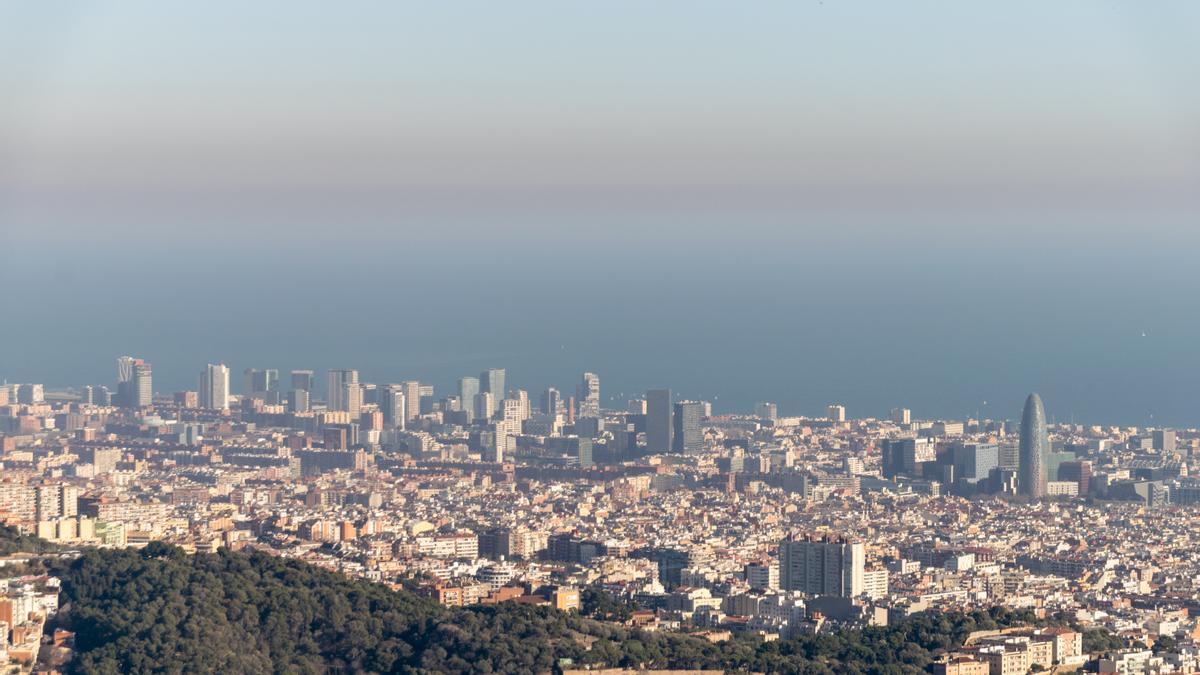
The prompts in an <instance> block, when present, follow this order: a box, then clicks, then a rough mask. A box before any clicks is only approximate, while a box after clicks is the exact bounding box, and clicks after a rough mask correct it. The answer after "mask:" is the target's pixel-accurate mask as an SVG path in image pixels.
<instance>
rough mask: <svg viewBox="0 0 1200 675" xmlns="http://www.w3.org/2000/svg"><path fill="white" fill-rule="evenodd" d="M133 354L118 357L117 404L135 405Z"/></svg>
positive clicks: (121, 405) (122, 405) (125, 406)
mask: <svg viewBox="0 0 1200 675" xmlns="http://www.w3.org/2000/svg"><path fill="white" fill-rule="evenodd" d="M134 361H135V359H134V358H133V357H132V356H119V357H117V405H118V406H120V407H122V408H132V407H133V403H132V401H133V394H132V390H133V362H134Z"/></svg>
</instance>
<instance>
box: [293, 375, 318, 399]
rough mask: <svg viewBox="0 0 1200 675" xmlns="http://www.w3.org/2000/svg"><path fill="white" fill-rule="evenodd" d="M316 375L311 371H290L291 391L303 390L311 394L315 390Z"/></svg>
mask: <svg viewBox="0 0 1200 675" xmlns="http://www.w3.org/2000/svg"><path fill="white" fill-rule="evenodd" d="M316 385H317V375H316V373H314V372H313V371H311V370H293V371H292V389H303V390H304V391H307V392H308V393H310V394H311V393H312V391H313V389H316V388H317V386H316Z"/></svg>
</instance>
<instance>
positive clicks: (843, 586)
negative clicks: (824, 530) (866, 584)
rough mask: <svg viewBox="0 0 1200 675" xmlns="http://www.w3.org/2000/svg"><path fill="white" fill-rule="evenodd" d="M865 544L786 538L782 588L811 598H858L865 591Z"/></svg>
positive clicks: (782, 544) (781, 560) (782, 547)
mask: <svg viewBox="0 0 1200 675" xmlns="http://www.w3.org/2000/svg"><path fill="white" fill-rule="evenodd" d="M865 567H866V551H865V548H864V547H863V544H862V543H861V542H853V543H852V542H849V541H847V540H844V539H843V540H832V541H829V540H817V539H801V540H793V539H785V540H784V541H782V542H780V544H779V587H780V588H781V589H783V590H785V591H803V592H804V593H807V594H809V595H835V596H838V597H842V598H854V597H857V596H859V595H861V594H862V592H863V572H864V571H865Z"/></svg>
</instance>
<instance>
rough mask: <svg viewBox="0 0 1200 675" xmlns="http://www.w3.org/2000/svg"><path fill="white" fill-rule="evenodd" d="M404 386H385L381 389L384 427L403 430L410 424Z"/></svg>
mask: <svg viewBox="0 0 1200 675" xmlns="http://www.w3.org/2000/svg"><path fill="white" fill-rule="evenodd" d="M405 398H406V397H405V395H404V386H403V385H399V384H385V385H384V386H383V387H380V389H379V409H380V410H381V411H383V424H384V426H387V427H391V428H394V429H403V428H404V426H405V424H406V423H407V422H408V407H407V406H406V405H405Z"/></svg>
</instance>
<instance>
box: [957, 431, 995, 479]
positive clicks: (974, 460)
mask: <svg viewBox="0 0 1200 675" xmlns="http://www.w3.org/2000/svg"><path fill="white" fill-rule="evenodd" d="M953 448H954V450H953V452H954V477H955V479H962V480H966V481H970V482H972V483H975V482H978V481H981V480H985V479H986V478H987V477H988V475H989V474H990V473H991V471H992V469H997V468H999V467H1000V446H998V445H996V444H995V443H963V442H962V441H955V443H954V446H953Z"/></svg>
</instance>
